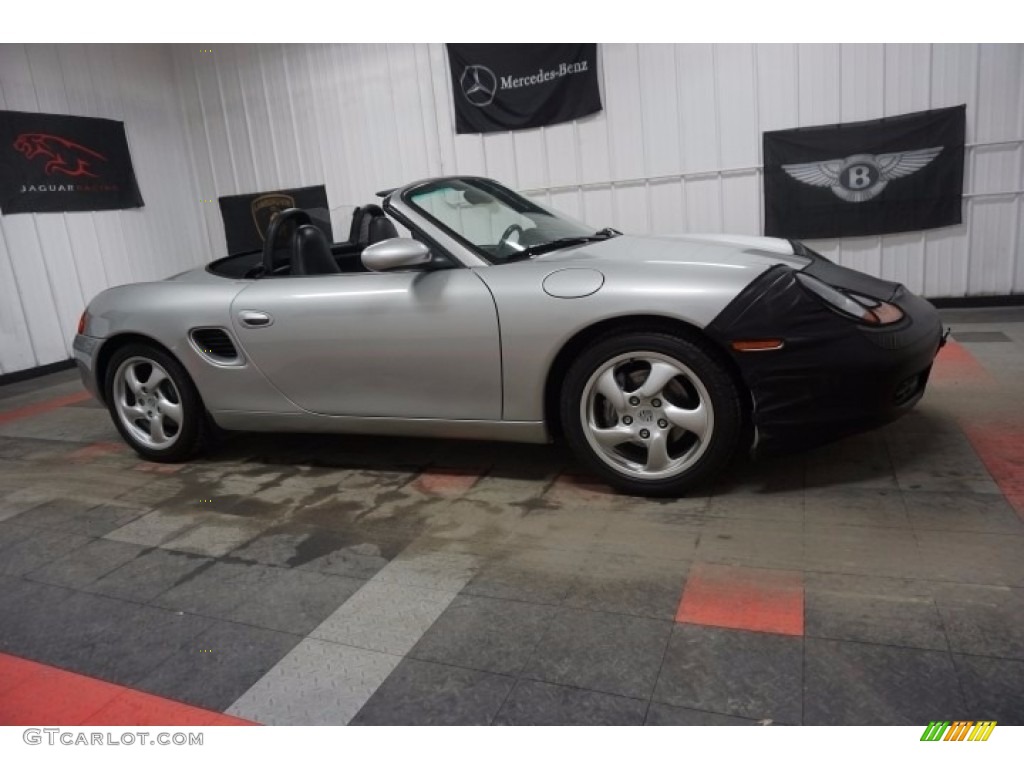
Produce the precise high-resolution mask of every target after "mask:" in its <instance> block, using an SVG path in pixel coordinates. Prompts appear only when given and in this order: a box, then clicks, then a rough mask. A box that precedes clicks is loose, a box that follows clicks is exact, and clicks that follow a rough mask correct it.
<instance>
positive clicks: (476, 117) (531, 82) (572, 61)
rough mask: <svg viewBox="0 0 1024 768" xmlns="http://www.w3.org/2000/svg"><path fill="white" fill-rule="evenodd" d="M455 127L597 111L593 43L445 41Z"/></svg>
mask: <svg viewBox="0 0 1024 768" xmlns="http://www.w3.org/2000/svg"><path fill="white" fill-rule="evenodd" d="M448 64H449V66H450V67H451V72H452V93H453V95H454V97H455V130H456V132H457V133H493V132H495V131H515V130H518V129H521V128H537V127H538V126H541V125H553V124H555V123H564V122H566V121H568V120H575V119H576V118H578V117H584V116H585V115H591V114H593V113H594V112H600V111H601V93H600V89H599V88H598V83H597V43H552V44H540V43H536V44H535V43H504V44H492V43H448Z"/></svg>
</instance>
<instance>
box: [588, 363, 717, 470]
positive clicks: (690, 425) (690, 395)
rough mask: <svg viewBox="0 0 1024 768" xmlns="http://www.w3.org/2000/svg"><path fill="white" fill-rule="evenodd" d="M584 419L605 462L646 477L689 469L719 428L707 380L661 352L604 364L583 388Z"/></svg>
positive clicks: (590, 436)
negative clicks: (717, 427) (702, 379)
mask: <svg viewBox="0 0 1024 768" xmlns="http://www.w3.org/2000/svg"><path fill="white" fill-rule="evenodd" d="M580 420H581V423H582V424H583V427H584V429H583V432H584V435H585V437H586V439H587V442H588V443H589V444H590V446H591V448H593V449H594V452H595V453H596V454H597V456H598V457H599V458H600V459H601V460H602V461H603V462H604V463H606V464H607V465H608V466H610V467H612V468H613V469H615V470H617V471H618V472H621V473H623V474H625V475H628V476H629V477H633V478H637V479H641V480H659V479H664V478H670V477H674V476H676V475H678V474H680V473H682V472H685V471H686V470H687V469H689V468H690V467H692V466H693V465H694V464H696V462H697V461H698V460H699V459H700V457H701V456H702V455H703V454H704V452H705V451H706V450H707V447H708V445H709V444H710V442H711V437H712V435H713V433H714V428H715V418H714V407H713V405H712V403H711V397H710V395H709V394H708V390H707V388H706V387H705V385H704V383H703V382H702V381H701V380H700V378H699V377H698V376H697V375H696V374H695V373H694V372H693V371H692V370H691V369H690V368H689V367H688V366H686V365H684V364H683V363H681V362H679V361H678V360H675V359H673V358H671V357H668V356H667V355H663V354H660V353H658V352H637V353H630V354H623V355H618V356H616V357H613V358H612V359H610V360H608V361H607V362H605V363H604V364H603V365H601V366H599V367H598V368H597V370H595V371H594V373H593V374H592V375H591V376H590V379H589V380H588V381H587V384H586V386H585V387H584V389H583V398H582V400H581V402H580Z"/></svg>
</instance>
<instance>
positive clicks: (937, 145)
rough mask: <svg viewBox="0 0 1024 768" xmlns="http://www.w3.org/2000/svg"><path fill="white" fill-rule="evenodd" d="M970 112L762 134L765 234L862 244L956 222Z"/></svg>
mask: <svg viewBox="0 0 1024 768" xmlns="http://www.w3.org/2000/svg"><path fill="white" fill-rule="evenodd" d="M966 115H967V108H966V106H964V105H961V106H959V107H950V108H948V109H933V110H929V111H927V112H915V113H913V114H908V115H899V116H896V117H884V118H881V119H879V120H868V121H865V122H861V123H846V124H843V125H821V126H815V127H811V128H796V129H794V130H786V131H771V132H767V133H765V134H764V199H765V202H764V205H765V223H764V229H765V234H766V235H774V236H778V237H790V238H815V237H856V236H858V235H882V234H886V233H889V232H907V231H910V230H916V229H932V228H934V227H945V226H949V225H950V224H959V223H960V222H961V219H962V211H961V208H962V206H961V198H962V194H963V182H964V128H965V124H966Z"/></svg>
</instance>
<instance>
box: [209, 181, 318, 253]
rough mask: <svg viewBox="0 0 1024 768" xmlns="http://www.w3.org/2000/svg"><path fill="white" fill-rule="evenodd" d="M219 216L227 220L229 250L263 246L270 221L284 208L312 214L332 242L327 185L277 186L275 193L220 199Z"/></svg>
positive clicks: (239, 251)
mask: <svg viewBox="0 0 1024 768" xmlns="http://www.w3.org/2000/svg"><path fill="white" fill-rule="evenodd" d="M217 202H218V203H220V215H221V217H223V219H224V237H225V238H226V239H227V241H228V253H229V254H235V253H248V252H250V251H259V250H261V249H262V248H263V239H264V238H265V237H266V236H267V227H269V226H270V221H271V219H273V217H274V216H276V215H277V214H278V213H280V212H281V211H283V210H286V209H288V208H301V209H302V210H304V211H305V212H306V213H308V214H309V216H310V218H312V219H313V223H314V224H316V225H317V226H318V227H320V229H322V230H323V233H324V234H325V235H327V242H332V241H333V239H334V235H333V234H332V231H331V212H330V209H328V207H327V188H326V187H325V186H324V185H323V184H320V185H318V186H315V187H298V188H297V189H278V190H275V191H273V192H255V193H253V194H251V195H231V196H229V197H221V198H218V199H217Z"/></svg>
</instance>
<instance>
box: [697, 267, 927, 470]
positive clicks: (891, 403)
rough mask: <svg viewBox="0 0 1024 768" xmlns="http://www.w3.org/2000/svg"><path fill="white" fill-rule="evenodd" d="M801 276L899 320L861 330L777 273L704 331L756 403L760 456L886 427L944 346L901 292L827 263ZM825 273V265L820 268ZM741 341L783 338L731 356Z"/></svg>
mask: <svg viewBox="0 0 1024 768" xmlns="http://www.w3.org/2000/svg"><path fill="white" fill-rule="evenodd" d="M820 264H821V265H823V266H822V269H820V270H815V267H816V266H817V264H815V265H812V266H811V267H808V268H807V271H808V272H809V273H810V274H815V272H816V271H818V272H823V273H825V274H819V275H816V276H819V277H821V278H822V279H825V280H826V281H827V282H829V283H830V284H832V285H836V286H837V287H840V288H850V289H852V290H856V291H858V292H860V293H864V294H867V295H872V296H877V297H879V298H884V299H885V300H887V301H889V302H891V303H893V304H896V305H897V306H899V307H900V309H902V310H903V312H904V315H905V317H904V319H903V320H901V321H900V322H898V323H895V324H893V325H891V326H886V327H884V328H873V327H869V326H864V325H862V324H859V323H857V322H854V321H853V320H850V319H848V318H846V317H843V316H841V315H839V314H838V313H836V312H834V311H832V310H831V309H829V308H828V307H827V306H826V305H825V304H824V303H823V302H821V301H820V300H819V299H817V298H816V297H814V296H811V295H810V294H809V293H808V291H806V290H804V289H803V287H802V286H801V285H800V284H799V282H798V281H797V280H796V274H797V273H796V272H795V271H794V270H792V269H790V268H788V267H782V266H780V267H775V268H773V269H770V270H768V271H767V272H766V273H765V274H763V275H762V276H761V277H760V278H758V279H757V280H755V281H754V282H753V283H752V284H751V285H750V286H748V287H747V289H746V290H744V291H743V292H742V293H741V294H740V295H739V296H738V297H737V298H736V299H735V300H734V301H733V302H732V303H731V304H730V305H729V306H728V307H726V309H725V310H723V312H722V313H721V314H720V315H719V316H718V317H717V318H715V320H714V322H712V324H711V325H710V326H709V327H708V332H709V333H711V334H712V335H713V336H714V337H715V338H716V339H717V340H718V341H719V342H720V343H721V344H722V345H723V346H724V347H725V348H726V349H727V350H730V354H731V355H732V357H733V359H734V360H735V362H736V364H737V366H738V367H739V370H740V373H741V375H742V377H743V379H744V381H745V382H746V384H747V386H748V388H749V390H750V393H751V396H752V398H753V403H754V407H753V422H754V426H755V428H756V431H757V442H756V449H757V451H758V452H759V453H762V452H764V453H772V452H785V451H792V450H797V449H802V448H809V447H813V446H815V445H819V444H821V443H825V442H828V441H830V440H833V439H836V438H838V437H842V436H844V435H849V434H852V433H854V432H859V431H862V430H864V429H869V428H871V427H874V426H878V425H879V424H883V423H885V422H887V421H891V420H892V419H895V418H897V417H899V416H900V415H902V414H904V413H906V412H907V411H908V410H910V409H911V408H913V407H914V405H915V404H916V403H917V402H918V401H919V400H920V399H921V397H922V395H923V394H924V390H925V386H926V385H927V383H928V376H929V373H930V372H931V366H932V362H933V360H934V359H935V355H936V353H937V352H938V350H939V348H940V347H941V345H942V343H943V342H944V339H943V336H942V325H941V322H940V320H939V316H938V312H936V310H935V308H934V307H933V306H932V305H931V304H929V303H928V302H927V301H925V300H924V299H922V298H920V297H918V296H915V295H914V294H912V293H910V292H909V291H907V290H906V289H905V288H904V287H903V286H900V285H896V284H894V283H887V282H885V281H882V280H877V279H876V278H872V277H870V276H867V275H863V274H861V273H858V272H853V271H852V270H846V269H843V268H842V267H838V266H836V265H834V264H831V263H829V262H820ZM824 265H827V266H824ZM740 339H782V340H783V341H784V346H783V347H782V348H781V349H779V350H776V351H763V352H735V351H732V350H731V346H730V343H731V342H732V341H734V340H740Z"/></svg>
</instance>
